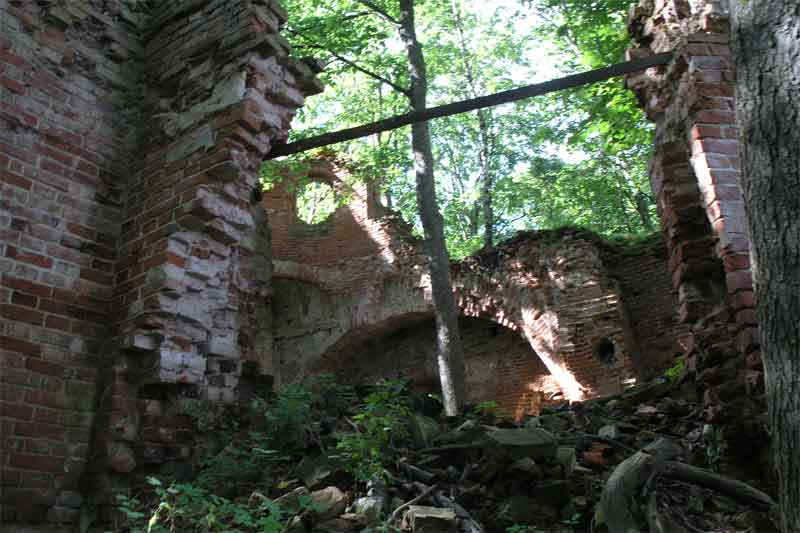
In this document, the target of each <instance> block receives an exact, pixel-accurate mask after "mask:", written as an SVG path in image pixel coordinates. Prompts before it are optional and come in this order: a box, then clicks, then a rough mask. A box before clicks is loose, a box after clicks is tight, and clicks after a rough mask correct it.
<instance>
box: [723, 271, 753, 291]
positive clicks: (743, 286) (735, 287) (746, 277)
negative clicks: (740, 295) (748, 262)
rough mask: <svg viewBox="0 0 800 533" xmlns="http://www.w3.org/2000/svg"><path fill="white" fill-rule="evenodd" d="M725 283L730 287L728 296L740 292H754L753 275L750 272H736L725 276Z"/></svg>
mask: <svg viewBox="0 0 800 533" xmlns="http://www.w3.org/2000/svg"><path fill="white" fill-rule="evenodd" d="M725 282H726V284H727V286H728V294H734V293H736V292H739V291H750V292H752V290H753V275H752V273H751V272H750V271H749V270H736V271H734V272H728V273H727V274H725Z"/></svg>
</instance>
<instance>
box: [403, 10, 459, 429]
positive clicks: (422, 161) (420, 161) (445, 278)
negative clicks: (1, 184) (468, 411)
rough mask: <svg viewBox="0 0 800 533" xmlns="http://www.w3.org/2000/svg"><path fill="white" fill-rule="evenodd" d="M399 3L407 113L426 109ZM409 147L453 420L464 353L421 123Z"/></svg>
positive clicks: (417, 48)
mask: <svg viewBox="0 0 800 533" xmlns="http://www.w3.org/2000/svg"><path fill="white" fill-rule="evenodd" d="M399 3H400V27H399V33H400V38H401V40H402V41H403V44H404V45H405V47H406V52H407V54H408V69H409V74H410V77H411V91H410V95H409V100H410V101H411V109H412V111H421V110H423V109H425V107H426V105H427V93H428V80H427V74H426V70H425V56H424V55H423V53H422V46H421V45H420V43H419V41H418V40H417V34H416V29H415V27H414V0H399ZM411 148H412V150H413V151H414V172H415V174H416V179H417V204H418V205H419V214H420V218H421V219H422V227H423V230H424V233H425V251H426V252H427V254H428V256H429V257H430V273H431V290H432V292H433V306H434V314H435V316H436V333H437V348H438V363H439V378H440V379H441V383H442V398H443V400H444V408H445V412H446V413H447V414H448V415H450V416H453V415H456V414H458V412H459V410H460V408H461V402H462V401H463V398H464V354H463V349H462V346H461V336H460V335H459V332H458V315H457V313H456V305H455V301H454V299H453V292H452V289H451V285H450V260H449V259H448V256H447V248H446V247H445V241H444V221H443V220H442V214H441V213H440V212H439V206H438V205H437V203H436V190H435V181H434V174H433V150H432V148H431V137H430V131H429V129H428V123H427V122H417V123H415V124H413V125H412V126H411Z"/></svg>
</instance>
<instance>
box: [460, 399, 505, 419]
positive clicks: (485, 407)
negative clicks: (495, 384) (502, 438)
mask: <svg viewBox="0 0 800 533" xmlns="http://www.w3.org/2000/svg"><path fill="white" fill-rule="evenodd" d="M499 409H500V406H499V405H498V404H497V402H496V401H494V400H487V401H485V402H481V403H479V404H477V405H475V406H474V407H473V408H472V409H471V410H470V412H469V413H468V414H467V416H475V417H482V416H495V415H497V412H498V410H499Z"/></svg>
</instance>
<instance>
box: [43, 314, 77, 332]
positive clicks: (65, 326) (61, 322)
mask: <svg viewBox="0 0 800 533" xmlns="http://www.w3.org/2000/svg"><path fill="white" fill-rule="evenodd" d="M70 324H71V322H70V320H69V319H67V318H63V317H60V316H55V315H50V316H48V317H47V318H46V319H45V321H44V325H45V327H47V328H50V329H58V330H61V331H69V330H70Z"/></svg>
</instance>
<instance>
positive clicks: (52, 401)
mask: <svg viewBox="0 0 800 533" xmlns="http://www.w3.org/2000/svg"><path fill="white" fill-rule="evenodd" d="M25 401H26V402H27V403H32V404H36V405H44V406H46V407H55V408H59V409H63V408H65V407H68V406H69V404H70V400H69V397H67V395H66V394H63V393H55V392H48V391H43V390H29V391H27V392H26V393H25Z"/></svg>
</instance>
